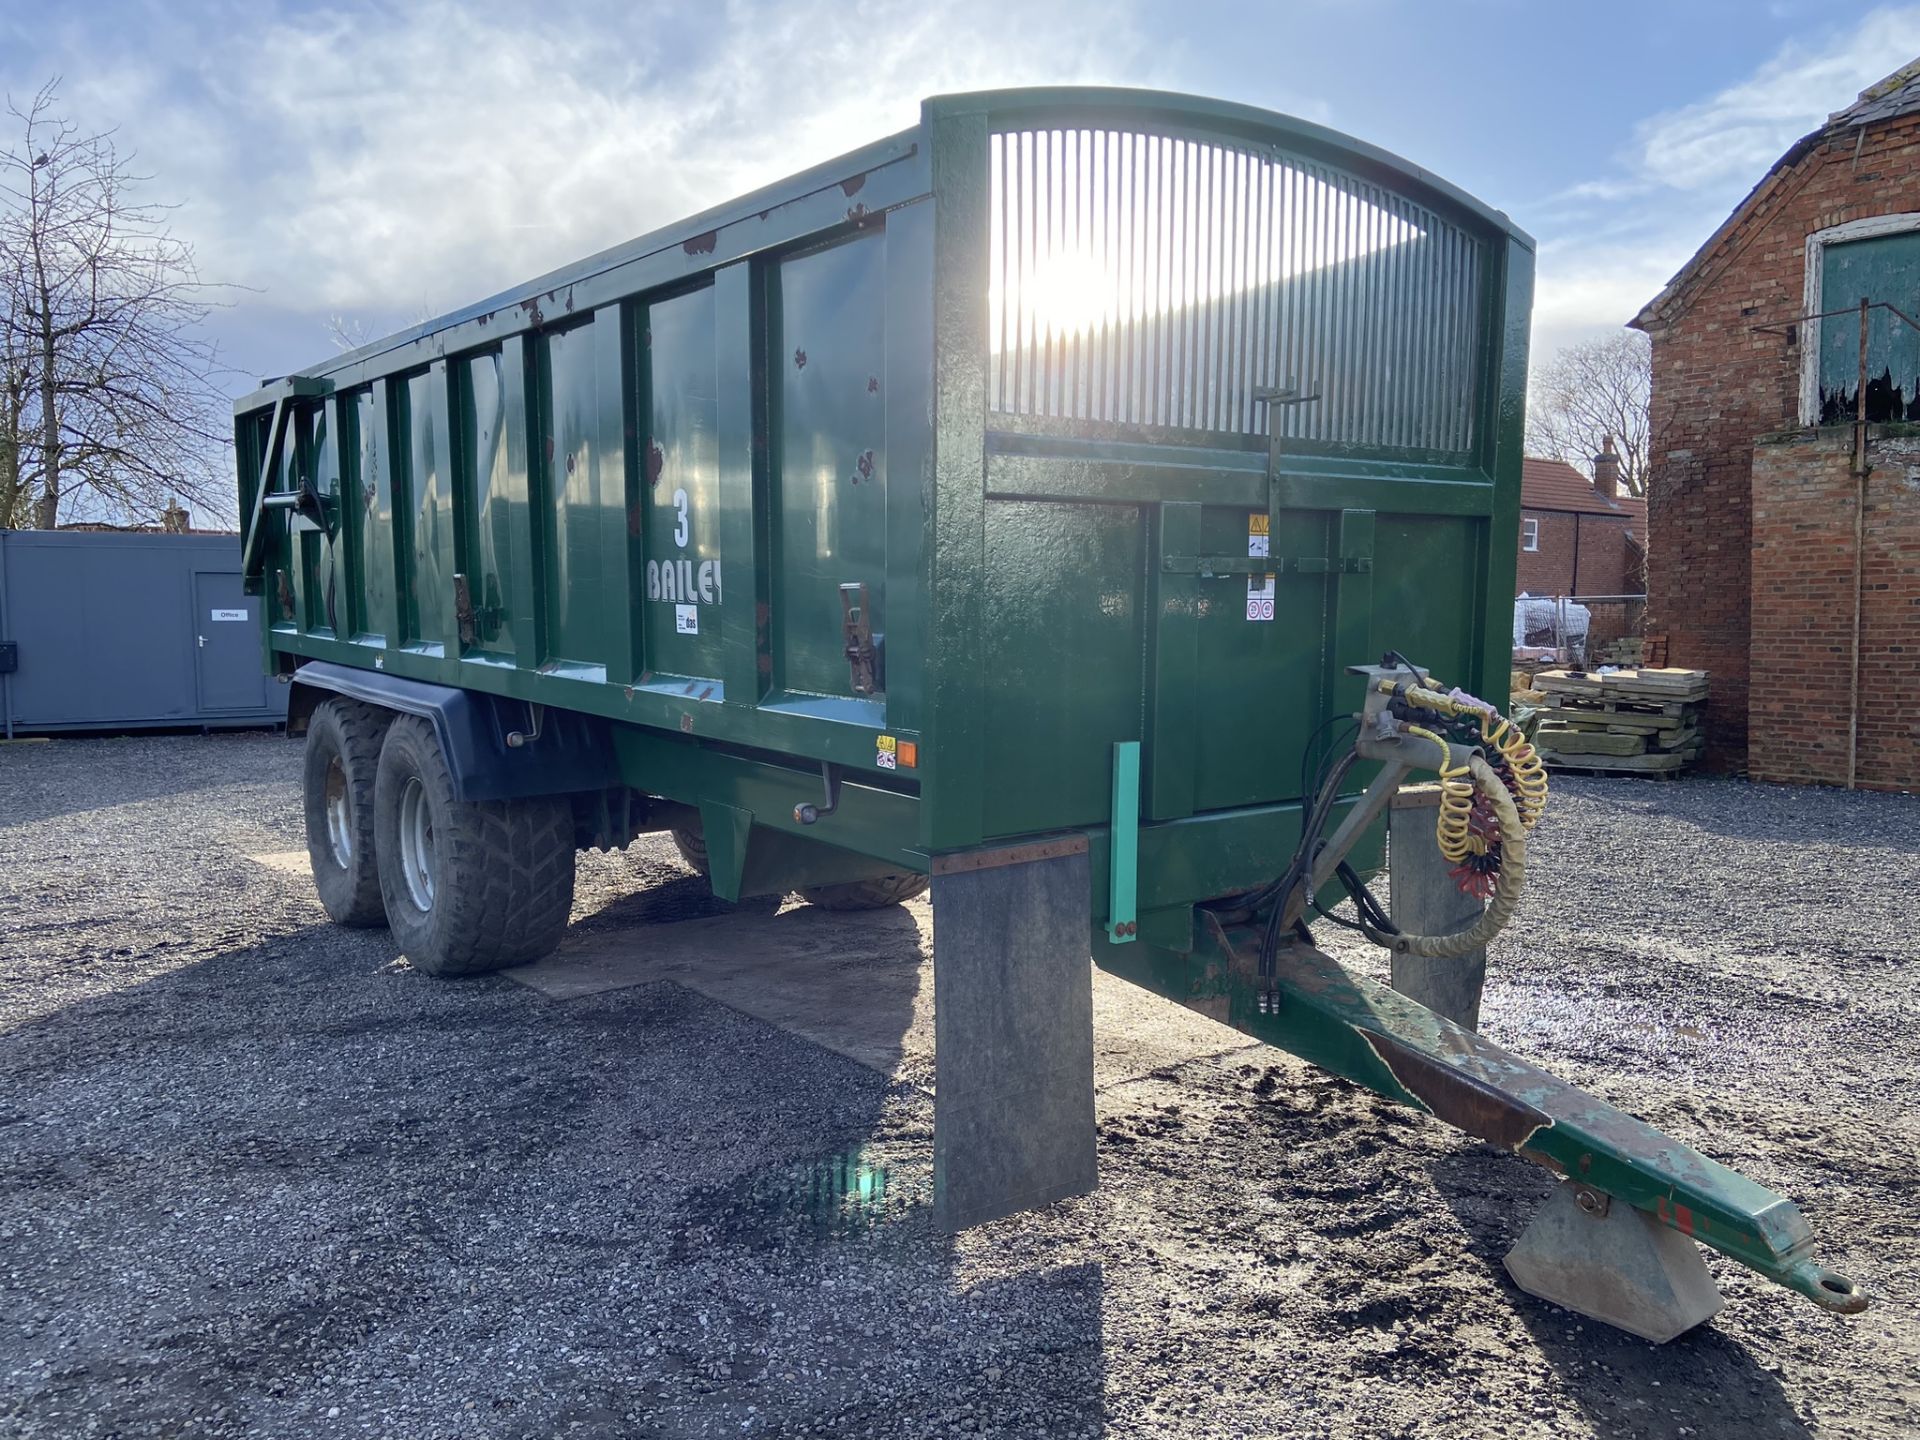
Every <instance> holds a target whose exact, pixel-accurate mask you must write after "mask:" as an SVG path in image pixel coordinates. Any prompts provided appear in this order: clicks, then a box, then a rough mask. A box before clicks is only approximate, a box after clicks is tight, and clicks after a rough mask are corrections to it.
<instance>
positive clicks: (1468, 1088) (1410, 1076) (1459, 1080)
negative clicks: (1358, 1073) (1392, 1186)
mask: <svg viewBox="0 0 1920 1440" xmlns="http://www.w3.org/2000/svg"><path fill="white" fill-rule="evenodd" d="M1360 1034H1361V1035H1362V1036H1363V1037H1365V1039H1366V1042H1367V1044H1368V1045H1370V1046H1371V1047H1372V1048H1373V1053H1374V1054H1376V1055H1378V1056H1379V1057H1380V1060H1381V1063H1382V1064H1384V1065H1385V1066H1386V1067H1387V1069H1388V1070H1389V1071H1391V1072H1392V1074H1393V1078H1394V1079H1395V1080H1398V1081H1399V1082H1400V1084H1401V1086H1402V1088H1404V1089H1405V1090H1406V1092H1407V1093H1408V1094H1409V1095H1411V1096H1413V1097H1414V1099H1416V1100H1418V1101H1419V1102H1420V1103H1421V1104H1422V1105H1424V1106H1426V1108H1427V1109H1428V1110H1429V1111H1431V1112H1432V1113H1433V1116H1434V1118H1435V1119H1437V1120H1443V1121H1445V1122H1446V1123H1447V1124H1449V1125H1451V1126H1453V1127H1454V1128H1455V1129H1456V1130H1463V1131H1465V1132H1466V1133H1467V1134H1469V1135H1472V1136H1474V1137H1475V1138H1476V1139H1480V1140H1485V1141H1487V1142H1488V1143H1489V1144H1493V1145H1498V1146H1499V1147H1500V1148H1501V1149H1503V1150H1518V1149H1520V1148H1521V1147H1522V1146H1524V1145H1526V1144H1527V1142H1529V1141H1530V1140H1532V1139H1533V1137H1534V1136H1535V1135H1536V1134H1537V1133H1538V1132H1540V1131H1541V1130H1544V1129H1548V1128H1550V1127H1551V1126H1552V1124H1553V1117H1552V1116H1551V1115H1548V1114H1547V1113H1546V1112H1545V1111H1543V1110H1536V1109H1535V1108H1534V1107H1533V1106H1531V1105H1529V1104H1527V1103H1526V1101H1524V1100H1516V1099H1515V1098H1514V1097H1513V1096H1511V1095H1509V1094H1507V1092H1506V1091H1504V1090H1501V1089H1499V1088H1498V1087H1496V1086H1494V1085H1490V1084H1489V1083H1487V1082H1486V1081H1485V1080H1482V1079H1480V1078H1479V1077H1478V1076H1475V1075H1471V1074H1468V1073H1467V1072H1466V1071H1464V1070H1460V1069H1457V1068H1455V1067H1454V1066H1452V1065H1449V1064H1447V1063H1446V1062H1445V1061H1444V1060H1436V1059H1434V1057H1433V1056H1431V1055H1427V1054H1424V1053H1422V1052H1421V1051H1419V1050H1416V1049H1414V1047H1413V1046H1411V1045H1409V1044H1407V1043H1406V1042H1405V1041H1404V1040H1397V1039H1395V1038H1394V1037H1393V1036H1391V1035H1383V1034H1379V1033H1377V1032H1375V1031H1372V1030H1361V1031H1360Z"/></svg>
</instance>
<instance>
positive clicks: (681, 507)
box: [673, 490, 687, 550]
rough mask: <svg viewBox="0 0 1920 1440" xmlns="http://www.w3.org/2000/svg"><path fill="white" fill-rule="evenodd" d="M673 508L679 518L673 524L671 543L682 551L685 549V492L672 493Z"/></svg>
mask: <svg viewBox="0 0 1920 1440" xmlns="http://www.w3.org/2000/svg"><path fill="white" fill-rule="evenodd" d="M673 508H674V510H675V511H676V512H677V513H678V515H679V517H680V518H679V519H677V520H676V521H674V523H673V543H674V544H676V545H678V546H679V547H680V548H681V549H682V550H684V549H686V548H687V492H686V491H684V490H676V491H674V492H673Z"/></svg>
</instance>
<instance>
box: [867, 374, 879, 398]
mask: <svg viewBox="0 0 1920 1440" xmlns="http://www.w3.org/2000/svg"><path fill="white" fill-rule="evenodd" d="M867 393H868V394H869V395H878V394H879V393H880V377H879V376H878V375H869V376H867Z"/></svg>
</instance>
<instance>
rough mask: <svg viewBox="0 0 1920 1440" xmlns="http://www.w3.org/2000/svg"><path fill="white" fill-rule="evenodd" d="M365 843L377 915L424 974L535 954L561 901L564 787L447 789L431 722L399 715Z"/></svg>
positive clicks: (567, 818) (474, 968)
mask: <svg viewBox="0 0 1920 1440" xmlns="http://www.w3.org/2000/svg"><path fill="white" fill-rule="evenodd" d="M373 813H374V853H375V856H376V858H377V859H378V861H379V869H380V892H381V895H382V897H383V899H384V901H385V904H386V911H387V923H388V925H390V926H391V927H392V928H393V938H394V939H395V940H396V941H397V942H398V943H399V945H400V948H401V950H402V951H404V952H405V954H406V956H407V958H408V959H409V960H411V961H412V962H413V963H414V964H415V965H417V966H418V967H419V968H420V969H422V970H424V971H426V972H427V973H428V974H430V975H479V974H484V973H486V972H487V971H490V970H502V969H505V968H506V967H508V966H510V965H524V964H525V963H526V962H527V961H529V960H537V959H539V958H540V957H541V956H542V955H545V954H547V953H548V952H549V951H550V950H552V949H553V947H554V946H555V945H557V944H558V943H559V941H560V936H561V935H562V934H563V933H564V932H565V930H566V928H567V915H568V912H569V911H570V910H572V908H573V858H574V851H573V809H572V807H571V806H570V805H569V804H568V803H567V801H566V800H565V799H564V798H561V797H558V796H548V795H543V796H539V797H537V798H534V799H528V800H482V801H461V800H456V799H454V797H453V777H452V775H451V774H450V773H449V772H448V770H447V762H446V758H445V757H444V756H443V755H442V754H441V753H440V743H439V741H438V740H436V739H435V738H434V733H433V727H432V726H431V725H430V724H428V723H427V722H426V721H425V720H422V719H419V718H418V717H416V716H412V715H403V716H401V717H400V718H399V719H397V720H395V721H394V722H393V724H392V726H391V727H390V728H389V729H388V731H387V738H386V743H385V744H384V745H382V746H381V747H380V767H379V772H378V776H377V778H376V780H375V784H374V797H373Z"/></svg>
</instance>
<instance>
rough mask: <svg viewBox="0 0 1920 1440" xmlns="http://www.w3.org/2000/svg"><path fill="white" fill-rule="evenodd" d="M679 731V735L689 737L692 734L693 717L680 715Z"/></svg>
mask: <svg viewBox="0 0 1920 1440" xmlns="http://www.w3.org/2000/svg"><path fill="white" fill-rule="evenodd" d="M680 730H681V733H682V734H685V735H691V734H692V733H693V716H691V715H682V716H681V717H680Z"/></svg>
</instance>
